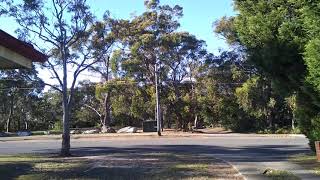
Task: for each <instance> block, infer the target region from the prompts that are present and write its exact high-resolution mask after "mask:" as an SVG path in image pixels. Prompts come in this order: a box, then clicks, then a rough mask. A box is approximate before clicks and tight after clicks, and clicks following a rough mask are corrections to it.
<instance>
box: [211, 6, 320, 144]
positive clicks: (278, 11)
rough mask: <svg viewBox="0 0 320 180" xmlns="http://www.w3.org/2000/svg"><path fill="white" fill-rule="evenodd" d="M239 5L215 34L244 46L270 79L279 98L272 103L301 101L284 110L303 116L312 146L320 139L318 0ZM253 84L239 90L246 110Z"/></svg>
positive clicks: (303, 127)
mask: <svg viewBox="0 0 320 180" xmlns="http://www.w3.org/2000/svg"><path fill="white" fill-rule="evenodd" d="M234 5H235V9H236V10H237V11H238V12H239V14H238V15H236V16H235V17H231V18H222V19H221V20H220V21H218V22H217V23H216V24H217V25H216V32H218V33H219V34H220V35H222V36H224V37H225V38H226V39H227V42H228V43H229V44H230V45H234V44H236V45H237V47H238V48H239V49H241V50H243V52H244V54H245V56H246V57H247V59H248V60H249V61H250V62H251V63H252V64H253V65H255V66H256V67H257V69H258V70H259V71H261V72H262V74H263V75H264V76H266V77H267V78H269V79H270V80H271V85H272V94H273V95H272V96H274V95H276V97H278V98H273V99H274V100H275V104H274V103H272V104H269V105H275V106H277V104H279V102H282V100H281V99H285V98H286V97H290V96H293V95H294V96H296V98H295V99H296V100H294V101H296V102H293V101H292V100H291V102H290V103H289V104H288V103H287V105H286V106H287V108H285V109H289V110H290V111H292V112H293V113H294V115H293V117H292V118H294V120H298V124H299V127H300V129H301V131H302V132H303V133H305V134H306V135H307V137H308V138H309V139H310V145H311V146H313V141H314V140H316V139H319V138H320V137H319V134H318V133H316V132H318V128H317V127H318V125H317V123H318V112H319V110H320V109H319V108H320V106H319V105H320V103H319V102H320V101H319V100H320V98H319V84H320V83H319V78H318V77H319V62H318V61H319V53H318V52H319V47H320V46H319V43H320V42H319V40H318V37H319V34H320V33H319V32H320V31H319V30H320V28H319V27H320V26H319V13H318V12H319V6H318V5H317V2H311V1H293V0H289V1H281V0H280V1H279V0H271V1H262V0H259V1H251V0H241V1H240V0H235V1H234ZM251 84H252V83H249V84H247V86H244V87H242V90H240V89H239V90H238V92H237V93H238V95H239V97H240V98H241V99H238V102H240V101H239V100H241V102H242V103H241V104H243V105H245V106H243V107H244V108H245V110H246V109H247V110H248V109H249V108H248V107H250V106H251V104H252V103H251V104H250V101H248V98H247V97H249V95H250V93H249V92H250V88H249V85H251ZM253 87H255V86H253ZM246 95H248V96H246ZM251 95H252V94H251ZM253 97H254V96H253ZM279 98H280V100H281V101H279V100H278V99H279ZM243 102H245V103H243ZM255 102H263V101H255ZM266 102H267V101H264V103H266ZM306 102H308V103H306ZM280 104H282V103H280ZM251 107H254V108H256V106H251ZM252 110H253V113H257V112H259V111H257V109H252ZM267 114H268V113H267Z"/></svg>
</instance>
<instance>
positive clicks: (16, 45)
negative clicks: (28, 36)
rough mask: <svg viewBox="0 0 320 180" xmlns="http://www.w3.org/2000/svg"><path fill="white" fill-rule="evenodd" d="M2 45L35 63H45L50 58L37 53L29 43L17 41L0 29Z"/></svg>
mask: <svg viewBox="0 0 320 180" xmlns="http://www.w3.org/2000/svg"><path fill="white" fill-rule="evenodd" d="M0 45H1V46H4V47H6V48H8V49H10V50H11V51H14V52H16V53H18V54H20V55H22V56H24V57H26V58H28V59H31V60H32V61H33V62H42V63H43V62H45V61H47V60H48V56H47V55H45V54H43V53H41V52H39V51H37V50H36V49H34V48H33V46H32V45H31V44H29V43H26V42H24V41H21V40H19V39H16V38H15V37H13V36H11V35H10V34H8V33H6V32H4V31H2V30H1V29H0Z"/></svg>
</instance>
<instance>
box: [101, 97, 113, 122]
mask: <svg viewBox="0 0 320 180" xmlns="http://www.w3.org/2000/svg"><path fill="white" fill-rule="evenodd" d="M104 113H105V116H104V118H103V126H106V127H109V126H110V122H111V118H110V92H107V94H106V96H105V97H104Z"/></svg>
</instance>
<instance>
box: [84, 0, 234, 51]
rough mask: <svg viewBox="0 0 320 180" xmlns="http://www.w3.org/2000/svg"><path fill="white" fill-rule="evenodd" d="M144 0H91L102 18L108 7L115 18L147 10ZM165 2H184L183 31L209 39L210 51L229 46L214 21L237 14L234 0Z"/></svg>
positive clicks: (171, 1) (173, 1)
mask: <svg viewBox="0 0 320 180" xmlns="http://www.w3.org/2000/svg"><path fill="white" fill-rule="evenodd" d="M143 2H144V0H89V3H90V6H91V8H92V10H93V11H94V12H95V14H96V16H97V17H101V16H102V14H103V13H104V11H105V10H106V9H108V10H109V11H110V12H111V15H112V16H113V17H115V18H126V19H127V18H130V17H131V14H132V13H135V14H137V15H139V14H141V13H142V12H143V11H144V9H145V8H144V4H143ZM160 2H161V4H168V5H172V6H174V5H180V6H182V7H183V11H184V16H183V18H182V19H181V21H180V22H181V28H180V30H181V31H188V32H190V33H191V34H194V35H196V36H197V37H198V38H199V39H202V40H205V41H206V43H207V45H208V50H209V51H210V52H217V50H218V49H219V48H223V49H226V48H227V46H226V44H225V42H224V41H223V40H221V38H219V37H217V36H216V35H215V34H214V33H213V28H212V25H213V22H214V21H216V20H217V19H219V18H221V17H222V16H232V15H234V12H233V7H232V0H160Z"/></svg>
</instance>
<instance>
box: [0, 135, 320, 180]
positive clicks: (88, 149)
mask: <svg viewBox="0 0 320 180" xmlns="http://www.w3.org/2000/svg"><path fill="white" fill-rule="evenodd" d="M60 143H61V141H60V140H28V141H6V140H5V138H2V139H0V154H2V155H4V154H20V153H56V152H58V151H59V148H60ZM307 143H308V141H307V139H306V138H305V137H303V136H277V135H271V136H260V135H245V134H222V135H221V134H218V135H215V134H212V135H210V134H206V135H201V136H191V137H172V136H169V137H166V136H163V137H134V136H132V137H130V136H126V137H118V138H107V137H105V138H97V139H94V138H90V139H73V140H72V145H71V146H72V153H73V154H77V155H83V156H86V155H100V154H107V153H121V152H124V153H135V152H151V153H152V152H164V153H166V152H170V153H192V154H199V155H206V156H208V157H211V156H213V157H216V158H220V159H223V160H225V161H228V162H230V163H231V164H232V165H234V166H235V168H237V169H238V170H239V171H240V172H241V173H242V174H243V175H244V176H245V177H247V179H264V176H263V175H262V173H263V171H264V170H265V169H267V168H274V169H279V170H289V171H291V172H294V173H295V174H296V175H298V176H300V177H301V178H303V179H319V177H315V176H313V175H311V173H310V172H309V171H306V170H303V169H301V167H300V166H298V165H294V164H291V163H289V162H288V161H287V158H288V157H289V156H291V155H294V154H299V153H306V152H309V148H308V145H307Z"/></svg>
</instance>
